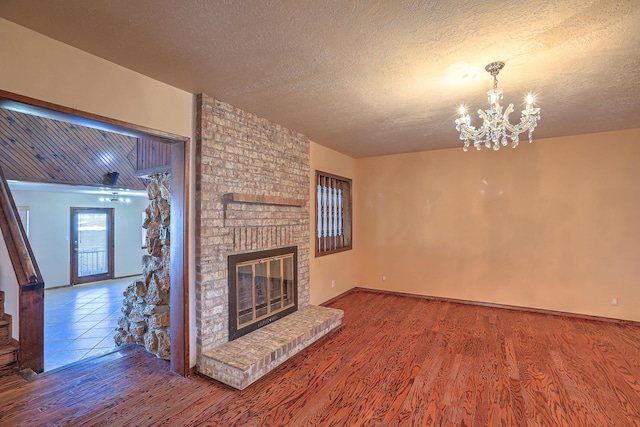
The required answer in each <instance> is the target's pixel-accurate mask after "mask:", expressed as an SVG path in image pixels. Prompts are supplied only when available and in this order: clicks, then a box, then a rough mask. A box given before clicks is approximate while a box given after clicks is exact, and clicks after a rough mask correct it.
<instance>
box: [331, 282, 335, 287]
mask: <svg viewBox="0 0 640 427" xmlns="http://www.w3.org/2000/svg"><path fill="white" fill-rule="evenodd" d="M331 287H332V288H335V287H336V281H335V280H332V281H331Z"/></svg>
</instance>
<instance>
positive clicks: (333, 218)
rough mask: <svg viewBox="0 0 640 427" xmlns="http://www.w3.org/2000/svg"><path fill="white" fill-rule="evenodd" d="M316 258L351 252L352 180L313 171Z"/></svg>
mask: <svg viewBox="0 0 640 427" xmlns="http://www.w3.org/2000/svg"><path fill="white" fill-rule="evenodd" d="M316 230H317V232H316V256H322V255H328V254H332V253H335V252H341V251H346V250H349V249H351V180H350V179H349V178H343V177H340V176H336V175H332V174H329V173H325V172H320V171H316Z"/></svg>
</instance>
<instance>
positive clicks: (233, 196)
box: [222, 193, 306, 223]
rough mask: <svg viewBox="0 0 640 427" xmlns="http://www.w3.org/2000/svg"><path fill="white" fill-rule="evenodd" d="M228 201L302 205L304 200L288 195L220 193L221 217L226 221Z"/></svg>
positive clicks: (304, 202)
mask: <svg viewBox="0 0 640 427" xmlns="http://www.w3.org/2000/svg"><path fill="white" fill-rule="evenodd" d="M229 203H250V204H255V205H272V206H294V207H299V208H301V207H303V206H304V205H305V204H306V201H305V200H303V199H292V198H289V197H277V196H261V195H258V194H246V193H226V194H223V195H222V217H223V219H224V221H225V223H226V220H227V206H228V205H229Z"/></svg>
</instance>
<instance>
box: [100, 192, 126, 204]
mask: <svg viewBox="0 0 640 427" xmlns="http://www.w3.org/2000/svg"><path fill="white" fill-rule="evenodd" d="M100 201H101V202H103V203H104V202H120V203H131V199H130V198H128V197H127V198H124V197H118V193H111V196H109V197H100Z"/></svg>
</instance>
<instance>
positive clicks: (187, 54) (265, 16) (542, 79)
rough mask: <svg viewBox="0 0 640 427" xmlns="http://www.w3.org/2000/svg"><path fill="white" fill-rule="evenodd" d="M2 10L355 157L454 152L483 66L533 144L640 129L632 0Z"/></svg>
mask: <svg viewBox="0 0 640 427" xmlns="http://www.w3.org/2000/svg"><path fill="white" fill-rule="evenodd" d="M0 16H2V17H4V18H6V19H8V20H10V21H13V22H15V23H17V24H20V25H23V26H25V27H28V28H31V29H33V30H35V31H38V32H40V33H43V34H45V35H48V36H50V37H52V38H54V39H57V40H60V41H62V42H64V43H67V44H70V45H72V46H76V47H78V48H80V49H82V50H85V51H87V52H90V53H93V54H95V55H97V56H100V57H102V58H105V59H107V60H109V61H112V62H115V63H117V64H121V65H123V66H124V67H127V68H130V69H132V70H135V71H138V72H140V73H142V74H145V75H148V76H150V77H153V78H155V79H158V80H161V81H163V82H166V83H168V84H170V85H172V86H176V87H178V88H181V89H184V90H186V91H189V92H191V93H200V92H204V93H207V94H209V95H212V96H214V97H216V98H218V99H220V100H222V101H225V102H228V103H230V104H232V105H235V106H237V107H240V108H243V109H245V110H248V111H250V112H252V113H255V114H258V115H260V116H263V117H266V118H268V119H270V120H272V121H274V122H277V123H280V124H282V125H284V126H287V127H289V128H291V129H294V130H296V131H299V132H302V133H304V134H306V135H307V136H309V137H310V138H311V139H312V140H313V141H315V142H317V143H319V144H322V145H325V146H328V147H330V148H333V149H336V150H338V151H340V152H343V153H345V154H348V155H351V156H354V157H366V156H374V155H382V154H391V153H400V152H410V151H422V150H429V149H439V148H449V147H460V146H461V141H459V139H458V135H457V133H456V131H455V127H454V120H455V118H456V107H457V106H458V105H459V104H460V103H464V104H466V105H467V106H468V107H470V108H471V109H472V110H473V111H475V110H477V109H478V108H486V95H485V93H486V91H487V90H488V89H489V88H490V86H491V78H490V76H489V75H488V74H487V73H486V72H485V71H484V66H485V65H486V64H488V63H489V62H492V61H495V60H502V61H505V62H506V66H505V68H504V70H503V71H502V73H501V74H500V76H499V81H500V87H501V88H503V89H504V92H505V101H506V102H505V104H508V103H510V102H513V103H514V104H515V106H516V112H515V113H514V114H513V115H512V117H513V118H512V120H516V119H517V118H518V117H519V110H520V109H521V106H522V103H523V100H524V94H525V93H526V92H527V91H533V92H534V93H535V94H536V96H537V101H536V103H537V105H538V106H539V107H541V109H542V118H541V120H540V122H539V125H538V129H537V130H536V133H535V135H534V136H535V137H536V138H542V137H553V136H564V135H573V134H580V133H589V132H599V131H608V130H614V129H627V128H633V127H640V72H639V69H640V1H638V0H626V1H624V0H617V1H613V0H607V1H597V0H592V1H588V0H563V1H549V0H528V1H516V0H514V1H477V0H459V1H435V0H434V1H418V0H396V1H391V0H344V1H335V0H281V1H276V0H260V1H259V0H254V1H231V0H228V1H212V0H184V1H180V2H176V1H172V0H136V1H131V0H110V1H98V0H3V1H2V2H0ZM43 68H45V67H43ZM96 84H99V82H96ZM474 123H475V124H477V123H478V119H477V118H474Z"/></svg>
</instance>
